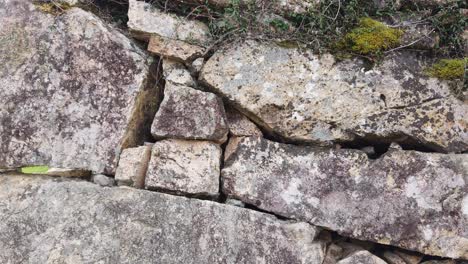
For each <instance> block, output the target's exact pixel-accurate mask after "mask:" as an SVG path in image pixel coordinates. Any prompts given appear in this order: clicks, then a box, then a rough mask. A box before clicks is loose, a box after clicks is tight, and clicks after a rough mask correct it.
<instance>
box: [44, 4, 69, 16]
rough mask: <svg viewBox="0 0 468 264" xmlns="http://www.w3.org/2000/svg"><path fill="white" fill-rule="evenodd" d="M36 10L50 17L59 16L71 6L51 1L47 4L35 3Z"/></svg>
mask: <svg viewBox="0 0 468 264" xmlns="http://www.w3.org/2000/svg"><path fill="white" fill-rule="evenodd" d="M35 5H36V6H37V8H38V9H39V10H40V11H42V12H44V13H48V14H52V15H55V16H56V15H60V14H62V13H63V12H65V11H66V10H68V9H70V8H71V7H72V6H71V5H70V4H68V3H63V2H56V1H51V2H47V3H35Z"/></svg>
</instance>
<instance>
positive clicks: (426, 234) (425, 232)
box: [423, 227, 434, 241]
mask: <svg viewBox="0 0 468 264" xmlns="http://www.w3.org/2000/svg"><path fill="white" fill-rule="evenodd" d="M433 235H434V232H433V231H432V229H431V228H430V227H425V228H424V229H423V237H424V240H426V241H431V239H432V236H433Z"/></svg>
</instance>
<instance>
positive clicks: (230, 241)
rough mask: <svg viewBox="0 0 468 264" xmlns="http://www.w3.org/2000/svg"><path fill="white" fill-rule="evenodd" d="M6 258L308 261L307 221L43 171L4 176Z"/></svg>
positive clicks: (314, 244) (0, 200)
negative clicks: (47, 175) (48, 174)
mask: <svg viewBox="0 0 468 264" xmlns="http://www.w3.org/2000/svg"><path fill="white" fill-rule="evenodd" d="M0 219H1V221H0V231H1V232H0V248H1V249H2V250H1V251H0V262H1V263H38V264H42V263H70V264H76V263H109V264H110V263H132V264H138V263H158V264H165V263H194V264H199V263H252V264H253V263H260V262H261V263H270V264H276V263H277V264H283V263H308V264H309V263H310V264H320V263H322V260H323V255H324V247H325V246H324V244H323V243H322V242H319V241H313V240H314V237H315V236H316V234H317V232H318V230H317V228H314V227H312V226H310V225H308V224H305V223H294V222H286V221H281V220H278V219H276V218H275V217H272V216H269V215H266V214H263V213H259V212H255V211H251V210H247V209H243V208H238V207H235V206H227V205H222V204H217V203H214V202H210V201H201V200H191V199H187V198H183V197H177V196H170V195H165V194H159V193H153V192H148V191H143V190H137V189H132V188H128V187H121V188H102V187H99V186H98V185H95V184H92V183H89V182H77V181H64V180H60V179H50V178H43V177H20V176H13V177H0Z"/></svg>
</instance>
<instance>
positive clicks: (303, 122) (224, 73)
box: [201, 41, 468, 152]
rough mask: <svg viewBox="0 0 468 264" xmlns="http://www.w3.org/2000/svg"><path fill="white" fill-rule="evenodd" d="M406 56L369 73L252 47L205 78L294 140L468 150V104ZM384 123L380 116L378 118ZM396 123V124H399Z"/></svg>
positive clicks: (220, 60)
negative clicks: (362, 140) (399, 144)
mask: <svg viewBox="0 0 468 264" xmlns="http://www.w3.org/2000/svg"><path fill="white" fill-rule="evenodd" d="M427 65H429V64H428V63H427V59H425V58H424V57H420V56H417V55H416V54H415V53H411V52H402V53H394V54H392V55H389V56H387V57H386V58H385V59H384V61H382V62H381V63H379V64H377V65H376V66H374V67H373V69H372V70H365V68H366V67H367V66H366V65H365V63H364V62H363V61H361V60H359V59H354V60H344V61H341V62H337V61H335V59H334V58H333V57H332V56H331V55H327V54H324V55H322V56H318V55H315V54H312V53H311V52H309V51H300V50H298V49H288V48H282V47H278V46H275V45H273V44H260V43H257V42H253V41H247V42H245V43H243V44H237V45H235V46H233V47H231V48H229V49H225V50H221V51H219V52H217V53H216V54H215V55H214V56H213V57H211V58H210V59H209V60H208V62H207V63H206V64H205V66H204V67H203V70H202V73H201V80H202V81H203V82H204V83H205V84H207V85H208V86H209V87H211V89H213V90H214V91H215V92H216V93H217V94H220V95H222V96H223V97H225V98H226V99H228V100H229V101H231V103H233V105H235V106H236V107H237V108H238V109H239V110H240V111H241V112H243V113H244V114H246V115H247V116H249V118H250V119H251V120H254V121H255V122H256V123H257V124H259V125H261V126H263V128H264V129H265V130H266V131H269V132H270V133H272V134H277V135H280V136H282V137H283V138H285V139H288V140H289V141H293V142H297V141H300V142H315V143H321V144H330V143H331V142H337V141H338V142H343V141H345V142H346V141H353V140H356V139H362V138H364V139H366V140H368V141H379V142H380V143H381V142H383V141H386V142H389V143H390V142H392V141H394V142H402V143H406V144H412V145H414V144H421V145H425V146H427V147H431V148H433V149H436V150H438V151H445V152H463V151H465V150H468V123H467V122H466V116H468V104H467V103H464V102H462V101H460V100H457V99H455V98H453V96H452V95H451V92H450V88H449V84H448V83H447V82H445V81H439V80H437V79H435V78H428V77H426V76H425V74H424V69H425V67H426V66H427ZM375 117H377V118H375ZM395 124H396V125H395Z"/></svg>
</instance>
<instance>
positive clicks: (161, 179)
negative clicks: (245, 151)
mask: <svg viewBox="0 0 468 264" xmlns="http://www.w3.org/2000/svg"><path fill="white" fill-rule="evenodd" d="M221 155H222V150H221V147H219V145H218V144H216V143H213V142H209V141H194V140H176V139H167V140H163V141H159V142H156V143H155V144H154V146H153V150H152V153H151V161H150V163H149V167H148V171H147V174H146V181H145V187H146V188H147V189H156V190H164V191H169V192H172V193H177V194H189V195H199V196H200V195H203V196H211V197H216V196H218V194H219V178H220V174H221Z"/></svg>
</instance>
